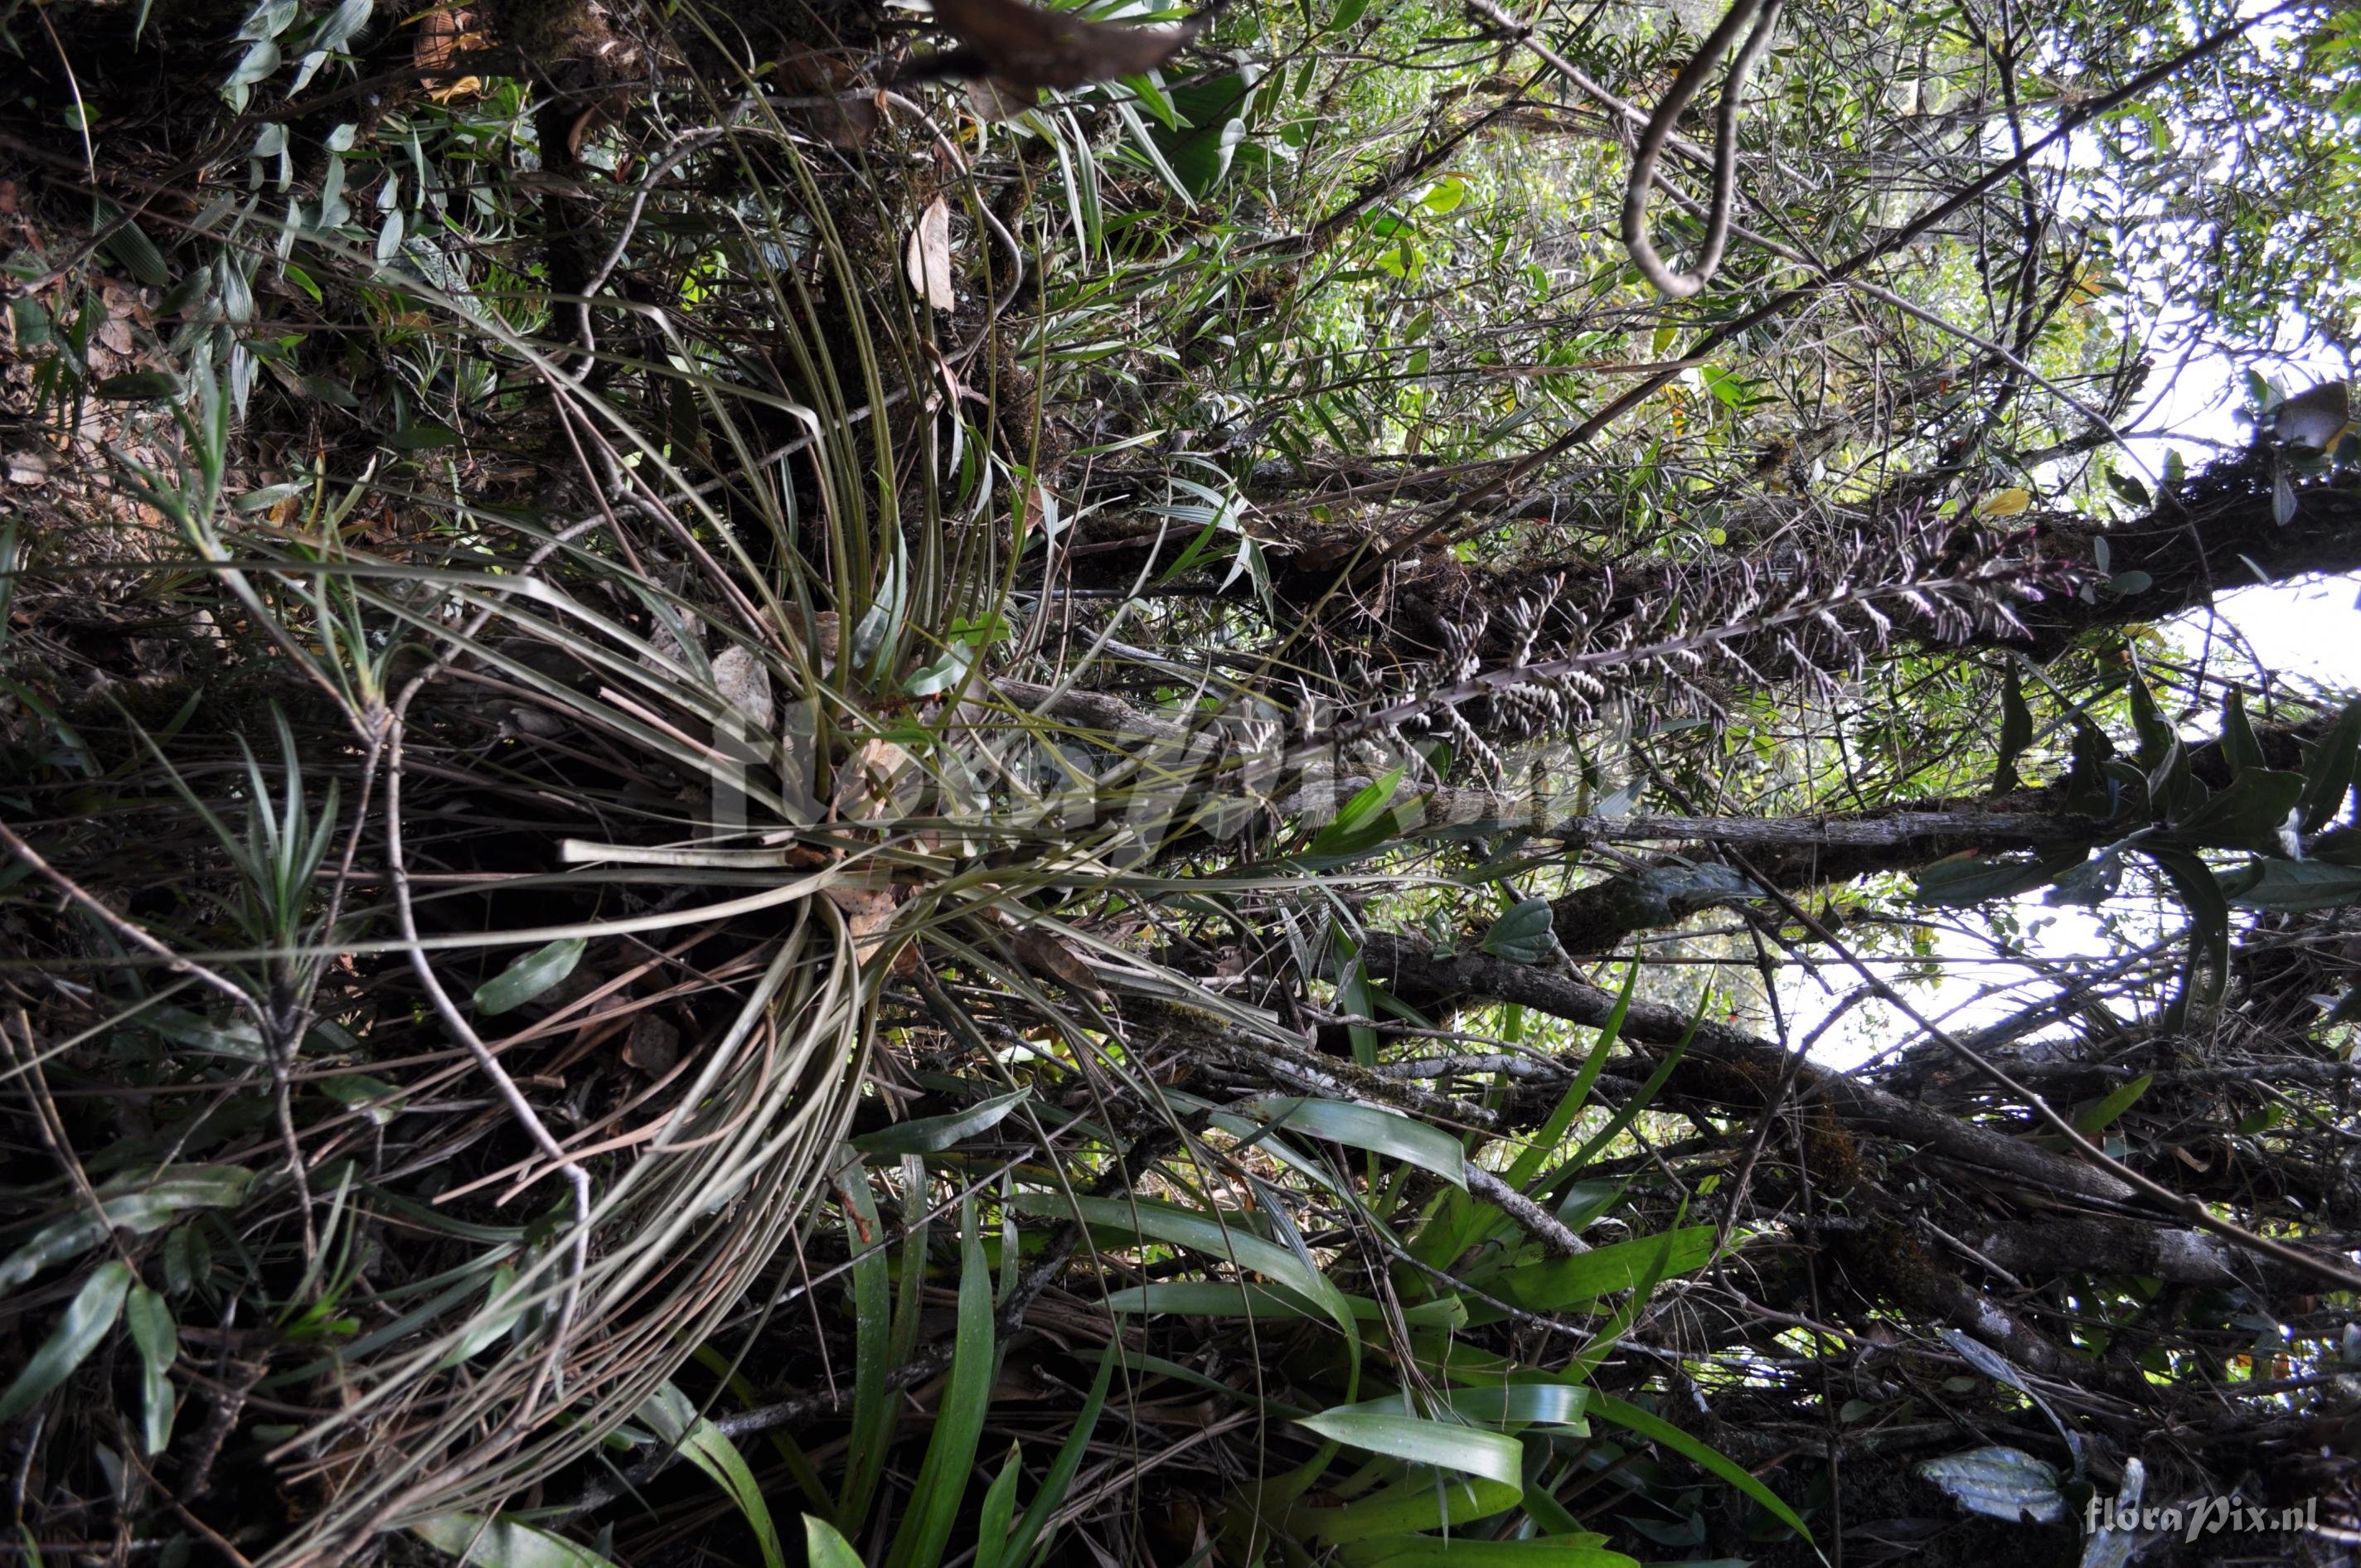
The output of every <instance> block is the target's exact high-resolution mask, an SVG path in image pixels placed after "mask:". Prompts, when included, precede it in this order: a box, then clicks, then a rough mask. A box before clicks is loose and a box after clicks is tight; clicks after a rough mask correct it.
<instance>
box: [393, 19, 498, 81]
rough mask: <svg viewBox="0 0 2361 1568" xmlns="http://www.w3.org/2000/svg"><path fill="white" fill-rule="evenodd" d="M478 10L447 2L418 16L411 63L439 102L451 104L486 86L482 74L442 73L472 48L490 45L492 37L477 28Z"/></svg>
mask: <svg viewBox="0 0 2361 1568" xmlns="http://www.w3.org/2000/svg"><path fill="white" fill-rule="evenodd" d="M475 22H476V17H475V13H473V12H472V11H467V10H464V9H461V8H459V7H457V6H452V5H445V6H441V7H438V8H437V9H435V10H432V11H429V12H427V13H426V14H425V15H423V16H420V17H419V18H418V36H417V38H415V39H414V40H413V41H412V44H411V46H410V60H411V64H412V66H414V67H415V68H416V69H417V71H418V76H419V85H420V86H422V87H423V88H425V89H426V95H427V96H428V97H429V98H432V99H433V100H434V102H436V103H437V104H452V103H456V102H457V101H458V100H460V99H461V98H467V97H472V96H474V95H475V94H476V93H481V92H482V91H483V90H484V81H483V78H482V77H480V76H461V77H458V78H456V79H454V78H451V77H448V76H446V75H445V74H443V73H444V72H445V71H447V70H448V69H449V67H450V65H451V63H452V61H453V60H456V59H457V58H458V57H459V56H460V55H462V54H465V53H467V52H468V51H469V50H472V49H489V48H490V47H491V40H490V39H489V38H485V36H484V35H483V34H482V33H479V32H478V31H476V30H475Z"/></svg>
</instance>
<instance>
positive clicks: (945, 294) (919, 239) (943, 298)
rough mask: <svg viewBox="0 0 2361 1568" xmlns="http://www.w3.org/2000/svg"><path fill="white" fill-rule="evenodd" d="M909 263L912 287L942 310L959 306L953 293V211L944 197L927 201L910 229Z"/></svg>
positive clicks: (928, 301)
mask: <svg viewBox="0 0 2361 1568" xmlns="http://www.w3.org/2000/svg"><path fill="white" fill-rule="evenodd" d="M907 266H908V270H909V274H910V287H911V288H912V289H913V290H915V291H917V294H918V296H919V297H920V298H921V299H923V300H925V301H926V302H927V303H928V304H929V305H931V306H933V307H934V308H935V309H936V310H939V311H948V310H951V309H953V308H954V307H956V306H957V305H958V303H959V300H958V297H957V296H956V295H954V294H953V293H952V292H951V210H950V207H949V206H948V205H947V204H946V203H944V201H943V199H942V198H941V197H940V196H938V197H936V198H935V199H934V200H933V201H931V202H929V203H927V210H926V211H925V212H923V213H921V214H918V226H917V228H915V229H913V230H911V231H910V251H909V256H908V258H907Z"/></svg>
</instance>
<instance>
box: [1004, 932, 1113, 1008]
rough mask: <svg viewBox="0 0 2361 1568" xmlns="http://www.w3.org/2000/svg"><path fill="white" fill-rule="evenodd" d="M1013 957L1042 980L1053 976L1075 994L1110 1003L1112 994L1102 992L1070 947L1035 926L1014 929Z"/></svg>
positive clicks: (1091, 973) (1101, 1002)
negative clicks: (1017, 930) (1015, 931)
mask: <svg viewBox="0 0 2361 1568" xmlns="http://www.w3.org/2000/svg"><path fill="white" fill-rule="evenodd" d="M1011 946H1013V947H1014V948H1016V959H1017V961H1018V962H1019V963H1021V964H1023V965H1024V966H1025V967H1026V968H1027V969H1028V970H1032V971H1033V972H1034V973H1035V974H1037V975H1039V976H1040V977H1042V978H1043V979H1044V980H1054V981H1057V982H1058V983H1059V984H1060V985H1062V986H1064V987H1065V988H1066V989H1067V990H1069V991H1071V992H1073V993H1074V994H1075V995H1077V996H1086V997H1088V998H1090V1000H1092V1001H1093V1002H1095V1003H1098V1004H1099V1005H1100V1006H1102V1007H1107V1006H1113V1005H1114V1003H1115V998H1114V997H1112V996H1109V995H1108V994H1107V993H1106V987H1104V986H1103V985H1101V984H1100V983H1099V977H1098V976H1097V975H1096V974H1094V973H1093V972H1092V970H1091V966H1090V965H1088V964H1086V963H1084V962H1083V961H1082V959H1081V958H1080V957H1078V956H1077V955H1076V954H1075V952H1074V950H1073V949H1072V948H1069V947H1068V946H1066V944H1065V943H1063V942H1061V941H1060V940H1059V939H1058V938H1056V937H1055V936H1053V935H1051V934H1050V933H1049V932H1048V931H1044V930H1043V929H1041V927H1038V926H1028V927H1026V928H1025V929H1024V930H1022V931H1019V932H1017V933H1016V940H1015V941H1014V942H1013V943H1012V944H1011Z"/></svg>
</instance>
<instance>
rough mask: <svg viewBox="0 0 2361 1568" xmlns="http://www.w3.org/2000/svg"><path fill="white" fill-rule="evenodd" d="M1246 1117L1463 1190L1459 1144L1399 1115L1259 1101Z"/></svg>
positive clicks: (1337, 1104)
mask: <svg viewBox="0 0 2361 1568" xmlns="http://www.w3.org/2000/svg"><path fill="white" fill-rule="evenodd" d="M1242 1109H1243V1110H1245V1111H1246V1113H1247V1114H1249V1115H1252V1116H1255V1117H1257V1118H1258V1119H1260V1120H1263V1121H1265V1122H1267V1123H1268V1124H1270V1126H1272V1127H1273V1128H1274V1129H1278V1130H1282V1131H1286V1132H1291V1133H1300V1134H1302V1135H1305V1136H1307V1137H1314V1138H1326V1139H1329V1140H1330V1141H1332V1142H1334V1143H1340V1144H1350V1145H1351V1146H1353V1147H1355V1148H1359V1149H1367V1150H1370V1151H1371V1152H1372V1153H1375V1154H1381V1155H1385V1156H1387V1157H1389V1158H1392V1159H1399V1160H1403V1161H1406V1162H1408V1163H1409V1164H1411V1165H1414V1166H1417V1167H1419V1168H1421V1169H1422V1170H1429V1171H1433V1173H1434V1174H1435V1175H1437V1176H1440V1177H1442V1178H1443V1179H1444V1180H1445V1181H1448V1182H1450V1183H1451V1184H1452V1185H1453V1186H1455V1187H1465V1186H1466V1184H1467V1179H1466V1175H1465V1174H1464V1173H1463V1169H1462V1168H1463V1167H1464V1166H1465V1165H1466V1156H1465V1154H1464V1153H1463V1152H1462V1151H1461V1149H1460V1146H1459V1140H1458V1139H1457V1138H1455V1137H1453V1136H1452V1135H1450V1134H1449V1133H1446V1132H1444V1131H1443V1130H1442V1129H1440V1128H1438V1127H1430V1126H1428V1125H1427V1124H1425V1123H1423V1122H1414V1121H1412V1120H1411V1119H1410V1118H1409V1117H1408V1116H1405V1115H1403V1114H1401V1113H1400V1112H1398V1111H1387V1110H1381V1109H1379V1108H1378V1107H1377V1106H1375V1105H1356V1104H1355V1103H1353V1102H1350V1101H1345V1100H1312V1099H1303V1098H1300V1097H1293V1096H1288V1097H1279V1098H1273V1099H1269V1100H1257V1101H1256V1102H1254V1103H1252V1104H1251V1105H1247V1106H1244V1107H1242Z"/></svg>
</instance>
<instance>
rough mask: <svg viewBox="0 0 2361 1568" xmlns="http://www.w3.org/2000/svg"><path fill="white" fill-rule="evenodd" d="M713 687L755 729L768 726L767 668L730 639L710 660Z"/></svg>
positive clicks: (768, 686) (769, 689) (769, 672)
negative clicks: (728, 643) (712, 659)
mask: <svg viewBox="0 0 2361 1568" xmlns="http://www.w3.org/2000/svg"><path fill="white" fill-rule="evenodd" d="M713 689H714V690H715V691H716V692H718V693H719V694H720V696H721V700H722V701H724V702H726V703H728V704H729V705H730V707H733V708H735V709H737V710H738V712H739V714H740V715H741V716H742V717H743V718H745V720H746V722H747V723H748V724H750V725H752V727H753V728H755V729H769V728H770V727H771V711H772V710H771V671H770V667H769V666H768V665H766V664H764V663H763V661H762V660H760V659H757V658H756V657H754V655H753V654H752V652H749V651H748V650H746V649H744V648H741V647H740V646H739V645H738V644H737V643H735V642H732V643H731V644H730V646H729V647H727V648H724V649H723V650H721V652H720V653H719V656H718V657H716V658H715V659H714V661H713Z"/></svg>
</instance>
